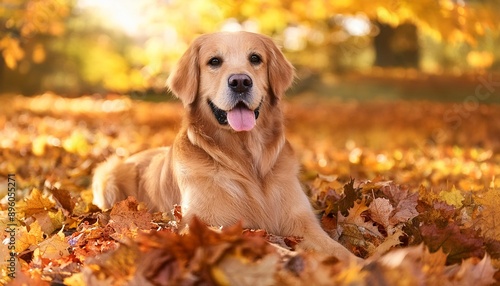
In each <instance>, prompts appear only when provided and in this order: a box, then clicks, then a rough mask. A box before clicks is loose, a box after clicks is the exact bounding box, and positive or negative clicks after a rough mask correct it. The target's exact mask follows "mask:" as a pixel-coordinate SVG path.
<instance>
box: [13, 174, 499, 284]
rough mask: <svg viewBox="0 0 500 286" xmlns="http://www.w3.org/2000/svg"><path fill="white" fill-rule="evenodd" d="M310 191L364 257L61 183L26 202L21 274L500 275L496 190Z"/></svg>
mask: <svg viewBox="0 0 500 286" xmlns="http://www.w3.org/2000/svg"><path fill="white" fill-rule="evenodd" d="M339 185H340V186H341V187H340V188H338V187H337V186H339ZM310 191H311V196H312V198H313V201H314V204H315V206H316V207H317V209H318V212H319V214H320V216H321V221H322V224H323V227H324V228H325V230H326V231H327V232H329V233H330V235H331V236H332V237H334V238H335V239H337V240H339V241H340V242H341V243H342V244H343V245H345V246H346V247H347V248H348V249H350V250H351V251H353V252H354V253H356V254H357V255H358V256H360V257H364V258H367V259H366V261H364V262H363V263H360V262H356V261H339V260H337V259H336V258H335V257H326V256H324V255H322V254H321V253H312V252H305V251H302V250H301V249H296V248H297V245H298V243H299V242H300V238H298V237H279V236H275V235H272V234H268V233H266V232H265V231H263V230H248V229H246V230H243V229H242V228H241V226H239V225H235V226H233V227H229V228H223V229H214V228H209V227H207V226H205V225H203V224H202V223H200V222H198V221H195V222H194V223H193V224H192V225H190V227H189V231H184V233H182V234H181V233H179V232H180V230H179V228H178V225H179V222H180V219H181V218H182V210H181V209H180V208H176V209H174V210H172V213H153V214H151V213H148V212H147V211H146V210H145V208H144V206H143V205H142V204H141V203H138V202H137V201H136V200H135V199H133V198H129V199H127V200H125V201H122V202H120V203H118V204H117V205H115V206H114V208H113V209H112V210H111V211H109V212H99V211H95V210H96V209H95V207H93V206H92V205H90V204H88V203H86V202H85V201H84V200H82V199H81V198H76V199H75V198H73V199H72V198H70V197H69V196H68V195H67V194H65V193H63V192H60V191H58V190H56V189H52V190H48V191H47V192H46V193H45V194H44V193H42V192H40V191H38V190H37V189H34V190H33V191H32V193H31V195H30V196H29V197H28V198H27V199H26V200H25V201H24V202H22V203H20V205H19V207H20V210H21V211H22V213H24V214H25V219H24V223H25V224H26V225H29V227H27V228H21V231H23V230H24V231H25V232H24V233H22V235H20V236H19V244H20V246H19V247H20V249H23V251H21V253H20V254H19V263H20V271H19V272H18V273H17V275H18V276H17V278H16V279H17V282H19V283H21V282H26V283H37V285H39V284H47V285H48V283H46V282H45V281H50V282H60V283H61V282H62V283H64V284H67V285H124V284H129V285H192V284H197V283H206V284H207V285H297V284H299V285H300V284H306V283H311V285H353V284H355V285H387V284H389V285H401V284H405V285H406V284H408V285H417V284H419V283H422V282H424V283H425V284H427V285H436V284H443V285H490V284H492V283H494V282H495V280H494V276H495V272H496V270H495V268H494V267H493V266H492V260H491V257H494V258H495V259H497V261H498V258H499V254H500V253H499V244H500V241H498V240H495V239H487V238H485V236H484V235H482V233H481V228H480V227H479V225H484V222H482V221H483V220H485V219H487V218H484V217H483V216H482V214H481V212H482V211H483V209H485V208H490V207H491V208H493V207H494V205H490V204H489V202H488V203H487V204H484V202H485V201H486V200H489V199H495V198H491V197H489V196H491V195H493V196H494V195H496V194H494V193H490V192H486V193H484V194H481V195H480V196H477V197H474V198H470V205H464V206H463V207H462V208H455V207H454V206H453V205H450V204H448V203H447V202H446V200H448V199H449V194H433V193H432V191H429V190H420V193H419V192H412V191H410V190H409V189H407V188H404V187H401V186H398V185H395V184H394V183H392V182H389V181H382V180H374V181H366V182H358V181H354V180H352V181H350V182H348V183H346V184H344V185H341V184H340V183H339V182H338V181H337V180H335V178H332V177H318V178H317V179H316V181H314V182H313V183H312V184H311V186H310ZM74 202H76V204H75V203H74ZM77 204H87V207H88V208H89V210H94V211H89V212H88V213H87V214H84V215H79V216H76V215H74V214H72V211H74V208H75V206H76V205H77ZM476 208H481V209H476ZM491 219H493V218H491ZM61 223H62V224H63V225H64V227H62V226H61ZM493 223H494V222H493ZM55 226H57V227H58V228H60V229H61V230H59V231H57V230H56V229H54V227H55ZM28 229H29V230H28ZM54 232H55V233H54ZM50 233H54V234H52V235H50V236H47V234H50ZM269 242H271V243H269ZM293 249H295V250H296V251H291V250H293Z"/></svg>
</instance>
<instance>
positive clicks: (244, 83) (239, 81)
mask: <svg viewBox="0 0 500 286" xmlns="http://www.w3.org/2000/svg"><path fill="white" fill-rule="evenodd" d="M227 85H228V86H229V88H231V89H232V90H233V91H235V92H245V91H248V90H249V89H250V88H251V87H252V85H253V83H252V79H251V78H250V77H249V76H248V75H246V74H233V75H231V76H230V77H229V79H228V80H227Z"/></svg>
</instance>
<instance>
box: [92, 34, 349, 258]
mask: <svg viewBox="0 0 500 286" xmlns="http://www.w3.org/2000/svg"><path fill="white" fill-rule="evenodd" d="M214 58H216V59H217V60H218V61H217V60H213V59H214ZM235 74H238V75H242V76H241V77H242V78H244V79H248V78H250V79H251V84H249V82H248V81H247V82H246V84H247V85H251V86H250V88H248V86H247V87H246V88H247V89H245V91H244V92H240V91H237V92H235V91H234V87H233V89H231V87H229V83H228V79H229V78H230V77H231V76H232V75H235ZM293 78H294V70H293V67H292V65H291V64H290V63H289V62H288V61H287V60H286V59H285V57H284V56H283V54H282V53H281V51H280V50H279V49H278V48H277V47H276V45H275V44H274V43H273V41H272V40H271V38H269V37H266V36H262V35H258V34H253V33H248V32H238V33H215V34H208V35H203V36H200V37H199V38H197V39H196V40H195V41H194V42H193V44H192V45H191V46H190V47H189V48H188V50H187V51H186V52H185V54H184V55H183V56H182V57H181V59H180V61H179V63H178V65H177V68H176V70H175V71H174V72H173V73H172V75H171V76H170V78H169V81H168V84H169V87H170V89H171V90H172V92H173V93H174V94H175V95H176V96H177V97H179V98H180V99H181V100H182V102H183V105H184V107H185V110H186V113H185V116H184V123H183V126H182V129H181V130H180V132H179V134H178V136H177V137H176V139H175V141H174V143H173V146H172V147H171V148H168V147H166V148H157V149H151V150H146V151H143V152H140V153H138V154H135V155H133V156H131V157H129V158H128V159H126V160H124V161H122V160H121V159H118V158H116V157H114V158H111V159H110V160H108V161H107V162H105V163H103V164H101V165H100V166H99V167H98V168H97V169H96V170H95V174H94V178H93V192H94V203H95V204H96V205H97V206H99V207H100V208H102V209H107V208H110V207H112V205H113V204H114V203H115V202H117V201H119V200H122V199H125V198H126V197H127V196H135V197H136V198H137V199H138V200H139V201H143V202H145V203H146V205H147V206H148V208H149V209H150V210H159V211H170V210H171V209H172V207H173V205H174V204H180V205H181V206H182V211H183V214H184V216H183V222H185V223H189V221H190V220H191V219H192V218H193V217H194V216H197V217H199V218H200V219H201V220H202V221H204V222H205V223H207V224H209V225H214V226H229V225H232V224H235V223H237V222H239V221H242V223H243V226H244V227H247V228H262V229H265V230H267V231H269V232H271V233H274V234H279V235H296V236H302V237H304V241H303V242H302V243H301V245H302V246H303V247H305V248H308V249H315V250H319V251H322V252H325V253H328V254H332V255H336V256H337V257H339V258H342V259H347V258H350V257H351V258H352V257H354V256H353V255H352V254H351V253H350V252H349V251H347V250H346V249H345V248H344V247H342V246H341V245H340V244H339V243H337V242H335V241H334V240H332V239H331V238H330V237H329V236H328V235H327V234H326V233H325V232H324V231H323V230H322V229H321V227H320V224H319V222H318V221H317V218H316V217H315V215H314V214H313V211H312V208H311V206H310V203H309V201H308V198H307V196H306V195H305V194H304V192H303V190H302V188H301V185H300V183H299V180H298V177H297V174H298V172H299V164H298V162H297V160H296V158H295V157H294V152H293V150H292V148H291V146H290V144H289V143H288V141H287V140H286V139H285V134H284V127H283V115H282V111H281V103H280V101H281V98H282V96H283V95H284V92H285V90H286V89H288V87H289V86H290V85H291V83H292V81H293ZM241 82H243V81H241ZM209 102H212V103H213V105H214V106H215V107H216V110H222V111H224V112H226V114H227V116H229V111H230V110H231V109H232V108H236V107H235V106H236V104H239V106H240V107H241V106H243V108H244V109H245V110H246V111H247V113H246V114H247V116H246V117H243V115H242V117H241V118H244V119H238V120H239V121H238V123H239V124H243V123H245V124H247V123H248V122H250V123H248V124H249V125H250V127H252V126H253V125H252V124H253V123H251V122H252V119H253V118H250V117H249V116H248V114H251V113H248V112H249V111H250V112H255V111H256V110H257V111H258V113H259V115H258V118H257V119H256V120H255V125H254V126H253V127H252V128H251V130H249V131H241V132H237V131H235V130H234V129H235V128H232V126H233V125H232V124H222V123H221V122H218V120H217V118H216V117H217V116H216V112H215V111H214V110H212V109H211V107H210V104H209ZM219 112H220V111H219ZM224 112H222V113H224ZM242 114H243V113H242ZM222 117H224V116H222ZM255 117H257V114H256V116H255ZM223 119H225V118H223ZM223 119H222V120H223Z"/></svg>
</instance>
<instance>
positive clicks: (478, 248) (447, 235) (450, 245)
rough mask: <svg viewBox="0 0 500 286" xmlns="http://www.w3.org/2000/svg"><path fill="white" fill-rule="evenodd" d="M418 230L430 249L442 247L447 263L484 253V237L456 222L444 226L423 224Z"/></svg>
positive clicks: (480, 255) (479, 255) (435, 249)
mask: <svg viewBox="0 0 500 286" xmlns="http://www.w3.org/2000/svg"><path fill="white" fill-rule="evenodd" d="M420 231H421V234H422V238H423V240H424V242H425V244H426V245H427V246H428V247H429V249H431V251H437V250H438V249H440V248H443V251H444V252H445V253H447V254H448V263H457V262H460V261H461V260H463V259H466V258H469V257H482V256H483V255H484V239H483V238H482V237H481V236H480V233H479V231H478V230H475V229H471V228H466V229H461V228H460V227H459V226H458V225H457V224H456V223H454V222H450V223H448V224H446V225H444V226H440V227H439V226H437V225H434V224H423V225H422V226H420Z"/></svg>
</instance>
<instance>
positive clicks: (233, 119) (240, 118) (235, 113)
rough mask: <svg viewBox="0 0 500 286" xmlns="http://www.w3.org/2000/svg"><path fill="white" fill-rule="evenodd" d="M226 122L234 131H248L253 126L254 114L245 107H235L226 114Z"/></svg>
mask: <svg viewBox="0 0 500 286" xmlns="http://www.w3.org/2000/svg"><path fill="white" fill-rule="evenodd" d="M227 121H229V125H231V127H232V128H233V129H234V130H235V131H249V130H252V128H253V127H254V126H255V113H254V112H253V111H252V110H250V109H248V108H245V107H235V108H233V109H232V110H230V111H228V112H227Z"/></svg>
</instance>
